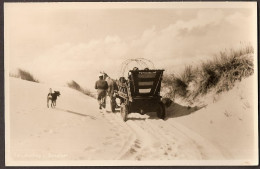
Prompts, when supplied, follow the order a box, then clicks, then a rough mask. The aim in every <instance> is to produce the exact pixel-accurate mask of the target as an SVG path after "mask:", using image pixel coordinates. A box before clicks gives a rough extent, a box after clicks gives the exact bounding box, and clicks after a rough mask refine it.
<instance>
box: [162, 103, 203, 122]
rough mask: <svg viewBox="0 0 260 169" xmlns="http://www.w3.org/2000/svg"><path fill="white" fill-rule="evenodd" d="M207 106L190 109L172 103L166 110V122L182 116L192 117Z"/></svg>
mask: <svg viewBox="0 0 260 169" xmlns="http://www.w3.org/2000/svg"><path fill="white" fill-rule="evenodd" d="M203 107H205V106H201V107H198V106H195V107H190V106H182V105H180V104H178V103H172V105H171V106H170V107H168V108H166V118H165V120H167V119H169V118H176V117H182V116H187V115H190V114H192V113H194V112H196V111H198V110H200V109H201V108H203Z"/></svg>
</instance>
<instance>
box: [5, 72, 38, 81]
mask: <svg viewBox="0 0 260 169" xmlns="http://www.w3.org/2000/svg"><path fill="white" fill-rule="evenodd" d="M9 76H10V77H15V78H21V79H23V80H27V81H31V82H36V83H39V80H38V79H36V78H35V77H34V76H33V75H32V74H31V73H30V72H28V71H26V70H23V69H18V73H17V74H12V73H10V74H9Z"/></svg>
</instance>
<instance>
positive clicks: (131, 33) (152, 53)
mask: <svg viewBox="0 0 260 169" xmlns="http://www.w3.org/2000/svg"><path fill="white" fill-rule="evenodd" d="M132 4H133V3H132ZM132 4H130V3H121V6H120V5H119V7H118V5H117V4H116V3H110V4H109V3H5V4H4V16H5V18H4V19H5V21H4V26H5V33H4V34H5V39H4V40H5V42H4V44H5V61H6V64H7V65H8V68H9V69H8V70H9V71H10V72H15V70H17V69H18V68H22V69H25V70H27V71H29V72H31V73H32V74H33V75H34V76H35V77H37V78H38V79H39V80H40V81H41V82H42V83H53V84H57V85H66V83H67V82H69V81H70V80H75V81H76V82H78V83H79V84H80V85H81V86H82V87H85V88H89V89H91V90H92V89H93V88H94V83H95V81H96V80H97V78H98V74H99V72H100V71H105V72H106V73H107V74H108V75H110V76H111V77H112V78H118V77H119V76H120V74H121V72H120V69H121V66H122V62H124V61H125V60H126V59H134V58H146V59H149V60H151V61H152V62H153V63H154V65H155V68H157V69H165V70H166V73H178V72H180V71H181V70H183V68H184V67H185V66H186V65H196V64H199V63H201V61H204V60H208V59H211V58H212V57H213V56H214V54H217V53H219V52H220V51H223V50H225V49H230V48H237V47H240V46H241V44H242V45H243V44H248V43H250V44H252V45H255V44H256V35H257V34H256V23H257V20H256V3H255V4H254V3H244V4H242V5H237V6H235V5H232V4H230V3H229V5H224V6H223V5H222V6H218V5H216V3H215V4H211V5H209V6H206V7H205V5H204V3H200V5H196V7H190V6H185V5H184V6H182V5H180V3H179V4H178V3H171V4H170V5H169V4H168V5H161V4H159V5H158V4H157V5H149V3H140V4H138V3H135V5H132ZM7 61H8V62H7Z"/></svg>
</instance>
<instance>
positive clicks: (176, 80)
mask: <svg viewBox="0 0 260 169" xmlns="http://www.w3.org/2000/svg"><path fill="white" fill-rule="evenodd" d="M253 53H254V50H253V47H252V46H250V45H248V46H245V47H244V48H241V49H238V50H230V51H227V50H226V51H224V52H220V53H219V54H218V55H217V56H215V58H214V59H213V60H210V61H205V62H202V63H201V65H199V66H198V67H196V68H193V67H191V66H186V68H185V69H184V71H183V72H182V73H181V74H180V75H179V76H173V75H166V76H165V77H164V80H163V82H162V83H163V86H166V87H167V88H168V89H170V90H169V93H171V92H172V93H174V94H171V97H172V98H173V97H180V98H183V99H185V100H187V101H190V100H194V99H195V98H196V97H198V96H203V95H205V94H207V93H209V92H210V91H212V90H213V89H214V90H215V92H216V93H221V92H223V91H228V90H230V89H231V88H232V87H233V86H234V84H235V82H236V81H241V80H242V79H243V78H245V77H248V76H250V75H252V74H253V73H254V69H253V67H254V65H253ZM191 86H192V87H191ZM173 99H174V98H173Z"/></svg>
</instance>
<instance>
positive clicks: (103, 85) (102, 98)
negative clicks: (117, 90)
mask: <svg viewBox="0 0 260 169" xmlns="http://www.w3.org/2000/svg"><path fill="white" fill-rule="evenodd" d="M98 77H99V80H97V81H96V83H95V89H97V93H98V97H97V100H98V104H99V109H102V107H103V108H106V94H107V89H108V84H107V81H105V80H104V77H103V74H99V75H98Z"/></svg>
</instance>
